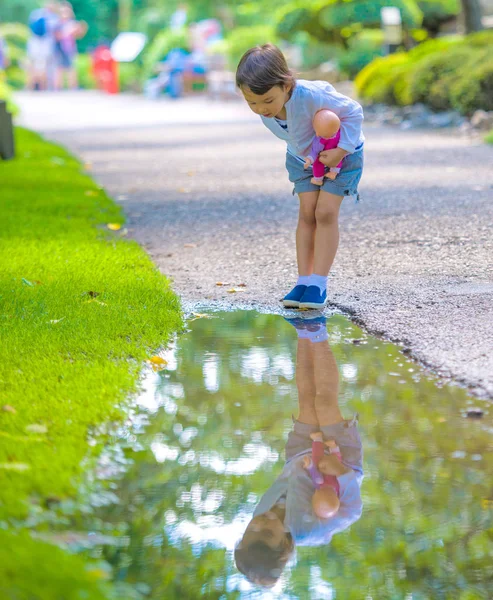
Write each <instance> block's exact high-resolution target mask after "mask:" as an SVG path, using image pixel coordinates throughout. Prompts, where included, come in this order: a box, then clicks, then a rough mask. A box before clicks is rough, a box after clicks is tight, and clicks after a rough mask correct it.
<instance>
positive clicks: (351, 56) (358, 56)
mask: <svg viewBox="0 0 493 600" xmlns="http://www.w3.org/2000/svg"><path fill="white" fill-rule="evenodd" d="M382 53H383V32H382V30H380V29H364V30H363V31H361V33H359V34H357V35H355V36H353V37H352V38H351V39H350V40H349V50H348V51H347V52H345V53H343V54H342V55H341V57H340V58H339V61H338V62H339V69H340V70H341V72H342V73H344V75H345V76H346V77H349V78H350V79H353V78H354V77H355V76H356V75H357V74H358V73H359V72H360V71H361V69H363V68H364V67H366V65H367V64H369V63H370V62H371V61H372V60H373V59H374V58H376V57H378V56H382Z"/></svg>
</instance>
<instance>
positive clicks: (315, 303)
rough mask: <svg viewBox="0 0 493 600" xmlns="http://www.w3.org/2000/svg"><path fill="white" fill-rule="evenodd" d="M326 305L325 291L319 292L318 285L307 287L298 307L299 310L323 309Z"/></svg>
mask: <svg viewBox="0 0 493 600" xmlns="http://www.w3.org/2000/svg"><path fill="white" fill-rule="evenodd" d="M326 303H327V291H326V290H324V291H323V292H320V288H319V287H318V285H309V286H308V287H307V288H306V291H305V293H304V294H303V296H302V298H301V299H300V302H299V304H298V306H299V308H323V307H324V306H325V304H326Z"/></svg>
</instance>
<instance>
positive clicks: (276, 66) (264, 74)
mask: <svg viewBox="0 0 493 600" xmlns="http://www.w3.org/2000/svg"><path fill="white" fill-rule="evenodd" d="M295 83H296V81H295V78H294V75H293V73H292V72H291V71H290V69H289V67H288V64H287V62H286V59H285V58H284V54H283V53H282V52H281V51H280V50H279V48H278V47H277V46H274V44H264V45H263V46H255V48H250V50H247V51H246V52H245V54H244V55H243V56H242V57H241V60H240V62H239V64H238V68H237V69H236V85H237V86H238V87H240V88H241V87H242V86H247V87H249V88H250V89H251V90H252V92H253V93H254V94H257V95H259V96H262V95H263V94H266V93H267V92H268V91H269V90H270V89H271V88H273V87H274V86H275V85H279V86H284V85H287V84H288V85H291V87H292V88H293V87H294V86H295Z"/></svg>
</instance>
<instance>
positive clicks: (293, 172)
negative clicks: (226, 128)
mask: <svg viewBox="0 0 493 600" xmlns="http://www.w3.org/2000/svg"><path fill="white" fill-rule="evenodd" d="M236 84H237V85H238V87H239V88H240V90H241V92H242V93H243V96H244V97H245V100H246V101H247V102H248V105H249V106H250V108H251V109H252V111H253V112H254V113H256V114H258V115H260V117H261V119H262V122H263V123H264V125H265V126H266V127H267V128H268V129H270V130H271V131H272V133H273V134H274V135H276V136H277V137H278V138H281V139H283V140H286V142H287V144H288V147H287V155H286V168H287V170H288V174H289V180H290V181H291V182H292V183H293V184H294V190H293V194H294V193H297V194H298V196H299V199H300V211H299V218H298V226H297V229H296V257H297V261H298V275H299V276H298V281H297V282H296V285H295V287H294V288H293V289H292V290H291V291H290V292H289V293H288V294H287V295H286V296H285V297H284V299H283V304H284V306H287V307H293V308H323V307H324V306H325V303H326V301H327V276H328V273H329V271H330V268H331V266H332V263H333V262H334V258H335V255H336V252H337V247H338V245H339V226H338V217H339V208H340V206H341V202H342V200H343V198H344V196H356V198H357V199H358V198H359V195H358V183H359V180H360V179H361V173H362V170H363V143H364V139H365V138H364V136H363V133H362V131H361V125H362V122H363V110H362V108H361V106H360V105H359V104H358V103H357V102H355V101H354V100H351V99H350V98H348V97H347V96H344V95H342V94H339V93H338V92H336V91H335V89H334V87H333V86H332V85H330V83H327V82H325V81H305V80H303V79H298V80H296V79H295V78H294V75H293V74H292V72H291V71H290V70H289V68H288V65H287V63H286V59H285V58H284V56H283V54H282V52H281V51H280V50H279V48H277V47H276V46H273V45H272V44H265V45H263V46H256V47H255V48H251V49H250V50H248V51H247V52H246V53H245V54H244V55H243V57H242V59H241V60H240V63H239V65H238V69H237V71H236ZM323 109H328V110H330V111H332V112H334V113H335V114H336V115H337V116H338V117H339V119H340V121H341V129H340V135H341V137H340V141H339V145H338V147H337V148H334V149H333V150H326V151H324V152H321V154H320V157H319V159H320V161H321V162H322V163H323V164H324V165H325V166H326V167H337V165H338V164H339V163H340V162H341V160H342V161H343V163H342V168H341V171H340V173H339V174H338V175H337V177H336V179H335V180H333V181H331V180H329V179H326V180H324V183H323V185H322V186H318V185H315V184H313V183H311V181H310V179H311V178H312V177H313V174H312V170H311V167H310V168H308V169H307V170H305V169H304V163H305V157H306V156H308V154H309V153H310V147H311V143H312V140H313V137H314V135H315V132H314V129H313V125H312V121H313V117H314V116H315V114H316V113H317V112H318V111H319V110H323Z"/></svg>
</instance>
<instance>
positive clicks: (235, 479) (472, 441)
mask: <svg viewBox="0 0 493 600" xmlns="http://www.w3.org/2000/svg"><path fill="white" fill-rule="evenodd" d="M294 324H295V325H297V327H298V329H296V327H295V326H294V325H293V322H287V321H286V320H285V319H284V318H283V317H281V316H279V315H264V314H258V313H255V312H231V313H215V314H210V315H209V317H208V318H200V319H197V320H194V321H193V322H191V323H190V330H189V331H188V332H187V333H186V334H184V335H183V336H181V337H180V338H179V339H178V340H177V343H176V345H175V346H174V347H172V348H170V349H169V350H168V351H167V352H166V353H164V354H163V357H164V358H165V359H166V360H167V365H166V368H165V369H164V370H162V371H160V372H153V371H151V370H150V371H148V372H147V373H146V376H145V379H144V382H143V390H142V393H141V395H140V397H139V398H138V402H137V405H136V407H135V409H134V412H133V414H132V415H131V418H129V420H128V422H127V423H126V424H125V426H124V427H122V428H121V430H120V431H119V433H118V436H117V437H116V438H115V440H114V445H113V446H112V449H111V451H110V450H109V451H108V453H107V455H106V456H105V459H104V461H102V463H101V465H100V471H99V473H98V476H99V478H101V479H103V480H104V479H106V480H109V482H110V483H109V486H108V490H107V492H106V494H107V497H103V498H102V500H101V501H100V502H99V504H100V506H99V507H96V508H92V509H91V510H86V511H82V512H81V514H79V515H78V516H77V517H72V519H71V520H70V523H68V524H67V523H66V524H65V525H64V526H63V527H60V526H59V527H56V526H53V529H52V532H51V533H50V534H47V533H46V532H45V533H44V539H47V538H50V536H51V539H52V540H53V541H55V542H58V543H63V544H64V545H65V546H68V547H70V548H72V549H73V550H76V551H79V552H82V553H85V554H86V555H89V556H92V557H98V558H102V559H104V560H105V561H106V562H107V563H109V564H110V565H111V567H112V573H113V579H114V581H115V582H118V584H119V585H125V589H127V590H131V595H130V591H129V592H128V596H126V595H125V594H123V595H122V596H121V597H122V598H123V597H128V598H130V597H132V598H152V599H157V598H170V599H171V598H183V599H193V600H195V599H197V598H215V599H228V600H229V599H233V598H241V599H244V598H248V599H253V598H266V599H268V598H282V599H295V598H299V599H303V600H304V599H308V598H309V599H314V600H317V599H330V598H336V599H339V598H343V599H353V598H354V599H358V600H360V599H362V598H368V599H371V598H379V599H383V598H395V599H404V598H406V599H412V600H421V599H425V598H426V599H427V598H430V599H433V600H440V599H449V598H454V599H455V598H457V599H463V600H466V599H467V600H472V599H475V598H491V597H492V582H493V561H492V560H491V559H492V556H493V530H492V527H493V485H492V483H491V482H492V477H491V475H492V470H493V469H492V468H493V458H492V457H493V453H492V449H493V417H492V413H491V411H489V407H488V404H487V403H485V402H481V401H478V400H476V399H474V400H473V399H471V398H469V397H468V396H467V394H466V393H465V391H464V390H462V389H460V388H458V387H453V386H443V387H440V386H438V385H437V384H436V382H435V381H433V380H432V379H430V378H429V377H427V376H425V375H424V374H423V373H422V372H421V371H420V369H419V367H417V366H416V364H414V363H413V362H411V361H409V360H408V359H407V358H405V357H404V356H403V355H402V354H401V353H400V352H399V350H398V348H396V347H395V346H393V345H391V344H388V343H386V342H383V341H380V340H377V339H375V338H372V337H370V336H366V335H365V334H363V333H362V332H361V330H360V329H359V328H357V327H356V326H354V325H353V324H351V323H350V322H349V321H348V320H347V319H345V318H344V317H342V316H340V315H334V316H332V317H330V318H329V319H328V320H327V324H326V326H325V324H323V323H322V324H317V323H316V322H312V323H311V324H309V325H308V324H307V322H306V321H305V322H297V323H296V322H295V323H294ZM325 331H327V332H328V339H324V338H325ZM298 336H300V337H298ZM309 338H312V339H313V341H312V340H311V339H309ZM471 409H479V411H482V416H481V418H477V417H476V418H469V417H468V416H467V414H468V411H471ZM339 411H340V412H339ZM356 413H358V414H359V424H358V425H357V426H356V425H355V426H350V427H347V428H343V427H341V425H340V424H339V425H334V426H331V425H330V424H331V423H334V422H336V421H338V420H339V419H340V415H342V416H343V417H344V418H351V417H352V416H353V415H355V414H356ZM469 414H470V415H473V414H474V411H472V412H470V413H469ZM293 416H294V418H295V419H297V418H300V420H304V421H305V422H308V423H314V425H313V427H312V429H311V430H318V429H319V428H320V427H319V426H318V425H315V423H317V422H318V423H319V425H320V426H324V427H322V430H323V432H324V433H325V435H326V438H327V437H333V436H335V438H336V440H337V441H338V443H339V444H340V447H341V451H342V455H343V460H344V461H345V462H346V465H349V466H350V467H353V469H355V470H352V469H348V471H349V472H348V473H347V474H346V475H344V476H343V477H342V478H340V479H339V482H340V498H341V500H340V502H341V506H340V508H339V512H338V513H337V514H336V516H335V517H333V518H331V519H324V520H319V519H316V518H314V515H313V509H312V505H311V497H312V494H313V491H314V488H313V485H312V483H311V480H310V479H309V478H308V475H306V471H304V470H303V469H302V467H301V466H300V465H299V461H300V459H299V458H297V456H298V454H299V453H303V452H305V453H306V452H307V451H308V452H309V451H310V449H311V440H310V438H309V436H308V433H309V431H310V429H308V428H306V427H300V426H299V425H295V423H294V422H293ZM357 431H359V435H360V437H359V436H358V433H357ZM286 454H287V455H288V457H289V458H291V459H292V460H290V462H289V466H288V467H287V468H285V464H286ZM362 456H363V458H361V457H362ZM293 457H294V458H293ZM283 474H284V476H285V479H283V480H281V482H280V481H279V477H280V476H282V475H283ZM279 495H284V496H285V498H284V501H285V504H284V510H285V513H283V509H282V500H281V503H280V504H278V506H279V507H280V508H278V509H276V514H277V516H280V517H281V519H279V518H276V515H272V514H271V513H269V516H270V517H273V518H271V519H270V521H269V523H267V522H266V521H265V522H264V521H262V520H261V522H260V526H259V527H257V528H256V529H257V530H256V531H253V534H252V527H251V528H250V530H249V532H250V534H249V536H250V537H248V536H247V538H245V542H244V543H242V544H241V546H240V548H241V551H242V552H243V551H244V552H243V554H242V555H241V556H242V557H243V558H242V559H241V560H242V562H243V565H244V566H243V568H244V570H249V572H250V577H251V578H255V577H262V578H263V580H264V581H265V580H266V578H267V579H269V578H270V579H269V582H270V583H273V580H274V579H277V582H276V583H275V585H274V587H271V588H270V589H266V588H259V587H258V586H257V585H253V584H252V583H250V582H249V581H248V580H247V578H246V577H245V576H244V575H243V574H241V573H240V572H239V571H238V569H237V568H236V566H235V561H234V550H235V547H236V545H237V544H238V542H239V540H241V538H242V536H243V535H244V533H245V529H246V527H247V526H248V524H249V523H250V521H251V519H252V515H253V513H254V511H255V510H257V512H260V513H265V511H266V510H269V509H270V508H271V505H272V504H273V503H276V502H278V500H279ZM93 504H94V503H93ZM282 518H284V529H288V530H289V533H290V534H291V539H292V541H293V542H294V549H293V550H292V551H291V548H292V544H291V540H290V537H289V535H287V534H286V532H285V531H284V529H283V526H282ZM266 523H267V525H268V526H271V525H272V524H273V523H274V524H275V526H274V528H273V529H272V527H271V530H270V532H268V531H267V532H266ZM279 523H281V530H279V529H276V526H277V525H278V524H279ZM67 525H69V527H67ZM254 525H255V524H254ZM67 529H71V530H72V532H67ZM253 529H255V526H253ZM252 536H253V537H252ZM276 536H277V537H276ZM259 537H260V542H263V543H264V545H263V546H262V543H260V544H259V543H257V546H253V542H254V541H256V542H258V541H259ZM252 541H253V542H252ZM266 544H267V546H269V545H270V546H273V547H274V549H275V548H277V549H278V551H277V553H276V552H275V551H273V550H272V549H271V550H269V549H266V547H265V545H266ZM251 547H253V548H256V550H255V551H250V548H251ZM279 548H281V550H279ZM286 559H287V563H285V561H286ZM245 565H246V567H245ZM122 589H123V588H122Z"/></svg>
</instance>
